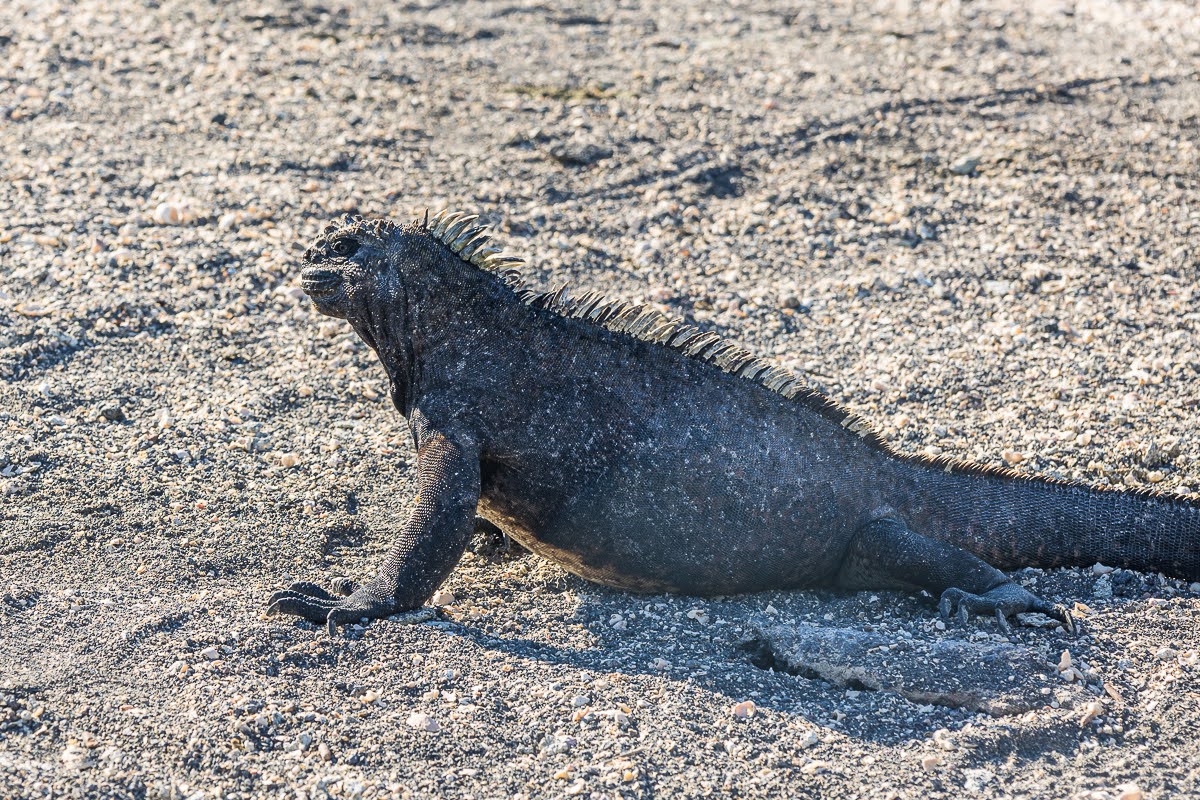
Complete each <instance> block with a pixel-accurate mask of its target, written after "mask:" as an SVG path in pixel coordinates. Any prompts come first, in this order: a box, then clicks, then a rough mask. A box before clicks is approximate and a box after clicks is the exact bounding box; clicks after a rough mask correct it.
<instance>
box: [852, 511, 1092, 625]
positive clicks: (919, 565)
mask: <svg viewBox="0 0 1200 800" xmlns="http://www.w3.org/2000/svg"><path fill="white" fill-rule="evenodd" d="M837 583H838V585H839V586H842V587H843V588H846V589H865V588H871V587H881V586H890V587H896V588H902V589H924V590H925V591H927V592H929V593H930V594H932V595H934V596H935V597H938V598H939V600H938V610H939V611H940V612H941V615H942V617H943V618H944V619H947V620H949V619H950V615H951V613H952V612H953V611H954V610H955V609H957V611H958V618H959V620H960V621H961V622H963V623H966V621H967V619H968V618H969V616H970V615H971V614H972V613H975V614H990V615H994V616H995V617H996V622H997V623H998V624H999V625H1000V628H1001V629H1002V630H1003V631H1004V632H1005V633H1006V634H1010V633H1012V629H1011V628H1010V627H1009V623H1008V618H1009V617H1011V616H1013V615H1014V614H1023V613H1025V612H1028V611H1033V612H1037V613H1039V614H1045V615H1046V616H1048V617H1051V618H1053V619H1057V620H1059V621H1060V622H1062V623H1063V625H1064V626H1065V627H1066V629H1067V630H1068V631H1069V632H1071V633H1074V632H1075V630H1076V628H1075V621H1074V620H1073V619H1072V617H1071V614H1070V612H1068V611H1067V609H1066V608H1064V607H1063V606H1060V605H1054V604H1051V603H1047V602H1046V601H1045V600H1043V599H1041V598H1040V597H1038V596H1037V595H1035V594H1033V593H1031V592H1028V591H1026V590H1025V589H1024V588H1022V587H1020V586H1018V585H1017V584H1015V583H1013V582H1012V581H1011V580H1009V578H1008V576H1007V575H1005V574H1004V573H1003V572H1001V571H1000V570H998V569H996V568H995V567H993V566H992V565H990V564H988V563H987V562H986V561H984V560H983V559H981V558H979V557H978V556H976V555H974V554H972V553H968V552H967V551H966V550H963V549H962V548H961V547H955V546H954V545H951V544H947V543H946V542H941V541H938V540H937V539H933V538H930V537H928V536H922V535H921V534H919V533H916V532H915V531H913V530H911V529H910V528H909V527H908V525H907V524H905V523H904V522H903V521H902V520H899V519H896V518H894V517H883V518H881V519H877V520H874V521H873V522H870V523H868V524H866V525H864V526H863V527H862V528H860V529H859V530H858V531H857V532H856V533H855V534H854V538H853V539H852V540H851V542H850V547H849V549H848V550H847V551H846V555H845V557H844V558H843V560H842V566H841V570H840V571H839V572H838V576H837Z"/></svg>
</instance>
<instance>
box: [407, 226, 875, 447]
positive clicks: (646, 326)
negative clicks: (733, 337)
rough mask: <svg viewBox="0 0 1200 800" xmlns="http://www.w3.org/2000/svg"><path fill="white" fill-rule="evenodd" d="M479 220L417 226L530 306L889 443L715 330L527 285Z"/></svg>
mask: <svg viewBox="0 0 1200 800" xmlns="http://www.w3.org/2000/svg"><path fill="white" fill-rule="evenodd" d="M477 219H478V217H477V216H475V215H468V214H463V213H461V212H451V211H448V210H443V211H439V212H438V213H436V214H434V215H433V216H432V217H430V216H429V215H428V214H426V216H425V218H424V219H423V220H418V221H417V225H418V226H420V227H422V228H424V229H426V230H427V231H428V232H429V233H431V234H432V235H433V236H434V237H436V238H437V239H438V240H439V241H441V242H442V243H443V244H445V245H446V246H447V247H449V248H450V249H451V250H452V251H453V252H454V253H456V254H457V255H458V257H459V258H461V259H462V260H463V261H465V262H467V263H468V264H472V265H474V266H476V267H478V268H480V269H483V270H486V271H488V272H491V273H493V274H495V275H497V276H499V277H500V278H501V279H502V280H503V281H504V282H505V284H507V285H508V287H509V288H510V289H511V290H512V291H513V292H514V293H515V294H516V296H517V297H518V298H520V300H521V301H522V302H523V303H525V304H526V305H528V306H532V307H534V308H542V309H546V310H547V311H551V312H553V313H555V314H558V315H559V316H562V317H566V318H567V319H577V320H582V321H584V322H589V323H592V324H594V325H598V326H600V327H602V328H604V329H606V330H609V331H612V332H613V333H619V334H623V335H626V336H631V337H633V338H635V339H639V340H641V341H644V342H650V343H652V344H657V345H661V346H663V347H667V348H670V349H672V350H675V351H676V352H679V353H682V354H683V355H685V356H687V357H688V358H694V359H696V360H698V361H703V362H705V363H708V364H712V365H713V366H715V367H718V368H719V369H721V370H722V371H724V372H727V373H729V374H730V375H736V376H739V377H741V378H745V379H747V380H750V381H753V382H754V383H757V384H758V385H760V386H762V387H764V388H766V389H768V390H769V391H772V392H775V393H776V394H780V395H783V396H784V397H786V398H788V399H791V400H797V401H799V402H802V403H804V404H805V405H806V406H808V407H810V408H813V409H815V410H816V411H818V412H819V413H821V414H822V415H823V416H825V417H828V418H830V419H832V420H833V421H835V422H837V423H838V424H840V425H842V426H844V427H846V428H847V429H849V430H850V431H852V432H854V433H857V434H859V435H860V436H862V437H863V438H864V439H868V440H870V441H872V443H874V444H875V445H876V446H879V447H886V446H887V445H886V443H885V442H884V441H883V439H881V438H880V437H879V436H878V434H876V432H875V431H874V429H872V428H871V426H870V425H868V424H867V422H866V421H865V420H863V419H861V418H860V417H858V416H856V415H855V414H853V413H852V412H850V411H849V410H847V409H845V408H842V407H841V406H839V405H838V404H837V403H835V402H834V401H833V400H831V399H829V398H828V397H826V396H825V395H823V394H821V393H820V392H818V391H816V390H815V389H813V388H811V387H809V386H807V385H805V384H804V383H803V382H802V381H801V380H800V379H799V378H797V377H796V376H795V375H793V374H792V373H791V372H789V371H788V370H786V369H784V368H783V367H781V366H779V365H777V364H773V363H771V362H770V361H767V360H766V359H763V358H760V357H758V356H756V355H755V354H754V353H752V352H750V351H749V350H746V349H745V348H743V347H740V346H738V345H735V344H732V343H730V342H727V341H725V340H724V339H722V338H721V337H720V336H719V335H717V334H716V333H713V332H712V331H701V330H699V329H698V328H696V327H694V326H692V325H688V324H686V323H684V322H683V321H681V320H675V319H671V318H669V317H667V316H665V315H664V314H662V313H661V312H659V311H658V310H657V309H654V308H652V307H650V306H648V305H644V304H636V303H628V302H625V301H623V300H607V299H605V298H604V297H603V296H602V295H601V294H599V293H598V292H585V293H584V294H582V295H579V296H578V297H571V296H570V295H569V294H568V291H567V286H566V285H565V284H563V285H561V286H557V287H555V288H553V289H551V290H550V291H548V292H539V291H536V290H534V289H530V288H528V287H527V286H525V283H524V279H523V278H522V276H521V272H520V270H519V269H516V267H517V266H518V265H520V264H523V263H524V261H522V260H521V259H519V258H511V257H508V256H505V255H502V253H501V250H500V248H499V247H496V246H494V245H492V244H491V243H490V240H489V239H488V235H487V231H488V227H487V226H484V225H476V224H475V222H476V220H477Z"/></svg>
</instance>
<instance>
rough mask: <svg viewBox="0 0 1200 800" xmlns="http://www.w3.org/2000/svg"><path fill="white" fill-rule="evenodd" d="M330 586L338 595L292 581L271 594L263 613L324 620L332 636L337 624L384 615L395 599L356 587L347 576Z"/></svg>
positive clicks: (365, 588) (387, 612) (308, 583)
mask: <svg viewBox="0 0 1200 800" xmlns="http://www.w3.org/2000/svg"><path fill="white" fill-rule="evenodd" d="M333 588H334V591H337V592H339V595H340V596H339V595H335V594H332V593H330V592H329V591H327V590H326V589H323V588H322V587H320V586H318V585H317V584H315V583H311V582H309V581H300V582H298V583H293V584H292V585H291V586H289V587H288V588H287V589H284V590H282V591H279V592H275V593H274V594H273V595H271V599H270V600H269V601H268V605H267V613H268V614H290V615H291V616H295V617H303V618H304V619H306V620H308V621H310V622H316V623H321V622H324V623H325V624H326V625H327V626H328V629H329V635H330V636H332V635H333V634H334V633H336V632H337V626H338V625H345V624H346V623H348V622H356V621H357V620H360V619H378V618H380V617H386V616H389V615H390V614H391V613H392V612H393V611H395V609H396V601H395V599H394V597H392V596H391V595H390V594H385V593H383V592H379V591H377V590H374V589H373V588H371V587H369V586H358V585H357V584H355V583H354V582H353V581H351V580H350V579H349V578H338V579H336V580H334V582H333ZM342 593H344V594H342Z"/></svg>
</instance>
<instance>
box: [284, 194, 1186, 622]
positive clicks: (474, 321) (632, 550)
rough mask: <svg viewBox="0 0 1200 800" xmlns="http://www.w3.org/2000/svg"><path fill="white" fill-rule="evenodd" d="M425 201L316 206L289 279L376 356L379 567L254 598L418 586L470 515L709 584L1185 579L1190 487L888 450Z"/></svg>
mask: <svg viewBox="0 0 1200 800" xmlns="http://www.w3.org/2000/svg"><path fill="white" fill-rule="evenodd" d="M431 227H434V228H436V226H431V225H430V224H429V223H428V221H426V222H425V223H415V224H412V225H409V226H404V227H401V226H396V225H393V224H391V223H386V222H382V221H375V222H367V221H362V220H359V219H357V218H356V219H353V220H347V221H345V222H343V223H339V224H335V225H331V226H330V227H329V228H328V229H327V230H326V233H325V235H323V236H322V237H321V238H320V239H318V241H317V242H316V244H314V246H313V247H311V248H310V249H309V251H308V252H307V253H306V255H305V260H306V263H307V266H306V269H305V270H304V271H303V273H302V285H303V287H304V289H305V291H306V292H307V293H308V295H309V296H310V297H311V298H312V301H313V302H314V304H315V305H316V308H317V309H318V310H319V311H320V312H321V313H323V314H326V315H329V316H333V317H339V318H342V319H346V320H348V321H349V322H350V324H351V325H352V326H353V327H354V329H355V331H357V332H358V334H359V335H360V336H361V337H362V338H363V340H364V341H365V342H367V344H369V345H370V346H371V347H372V348H374V350H375V351H376V353H377V354H378V355H379V358H380V361H381V362H382V363H383V366H384V368H385V370H386V371H387V375H388V378H389V380H390V388H391V396H392V399H393V402H394V403H395V406H396V408H397V409H399V410H400V411H401V412H402V413H403V414H404V416H405V417H406V418H407V420H408V422H409V425H410V427H411V429H412V433H413V437H414V441H415V443H416V447H417V452H418V457H417V479H418V484H419V491H420V495H419V499H418V501H417V504H416V508H415V510H414V511H413V513H412V516H411V517H410V518H409V520H408V521H407V523H406V524H405V525H404V527H403V529H402V530H401V532H400V534H399V537H398V539H397V542H396V545H395V547H394V549H393V550H392V552H391V553H390V555H389V556H388V558H387V560H386V562H385V563H384V565H383V567H382V568H381V570H380V571H379V573H378V575H377V576H376V577H374V578H373V579H372V580H370V581H368V582H366V583H365V584H363V585H361V586H359V585H357V584H353V583H352V582H350V581H342V582H340V583H339V585H338V586H336V587H335V588H334V591H333V592H329V591H326V590H325V589H322V588H321V587H319V586H316V585H315V584H312V583H300V584H295V585H293V586H292V587H290V588H289V589H287V590H284V591H281V592H278V593H276V594H275V595H274V596H273V597H272V598H271V604H270V609H271V610H272V611H277V612H282V613H286V614H294V615H298V616H301V617H305V618H307V619H310V620H313V621H326V622H327V623H328V626H329V629H330V631H331V632H332V631H333V630H334V629H335V628H336V626H337V625H338V624H341V623H345V622H348V621H356V620H358V619H360V618H378V617H383V616H387V615H390V614H393V613H396V612H399V611H405V610H410V609H414V608H417V607H419V606H420V605H422V604H423V603H424V602H425V601H426V600H427V599H428V598H429V597H430V595H431V594H432V593H433V592H434V591H435V590H436V589H437V587H438V585H439V584H440V583H441V582H442V581H443V580H444V579H445V577H446V576H447V574H449V572H450V570H451V569H452V568H453V567H454V565H455V564H456V563H457V561H458V559H459V557H460V556H461V555H462V552H463V550H464V548H465V547H466V545H467V542H468V540H469V538H470V536H471V533H472V531H473V528H474V524H475V518H476V515H479V516H481V517H483V518H484V519H486V520H488V521H490V522H492V523H494V524H495V525H497V526H498V527H499V528H500V529H502V530H503V531H504V532H505V533H507V534H508V535H509V536H511V537H512V538H513V539H514V540H516V541H517V542H519V543H520V544H522V545H524V546H525V547H527V548H528V549H530V550H531V551H533V552H534V553H536V554H538V555H540V556H543V557H545V558H547V559H549V560H551V561H554V562H556V563H558V564H561V565H562V566H563V567H564V568H566V569H567V570H569V571H571V572H573V573H575V574H578V575H580V576H582V577H584V578H587V579H589V580H593V581H596V582H598V583H603V584H606V585H609V586H616V587H622V588H627V589H632V590H635V591H645V592H659V591H666V592H681V593H686V594H696V595H723V594H733V593H740V592H752V591H757V590H764V589H791V588H802V587H814V586H840V587H844V588H849V589H861V588H875V587H878V588H889V587H891V588H906V589H924V590H926V591H929V592H931V593H933V594H934V595H935V596H939V597H940V604H939V605H940V609H941V611H942V613H943V615H949V614H950V613H951V612H952V611H953V610H954V609H955V608H957V609H958V611H959V613H960V615H962V616H963V618H965V617H966V615H967V613H968V612H976V613H988V614H994V615H996V617H997V619H998V620H999V621H1000V623H1001V625H1002V626H1005V627H1007V622H1006V617H1007V616H1009V615H1011V614H1014V613H1018V612H1024V611H1038V612H1042V613H1045V614H1049V615H1053V616H1055V617H1057V618H1059V619H1061V620H1063V622H1064V623H1066V624H1067V625H1068V626H1071V624H1072V622H1071V618H1070V616H1069V614H1067V613H1066V612H1065V610H1063V609H1062V608H1061V607H1057V606H1051V605H1050V604H1048V603H1046V602H1044V601H1043V600H1041V599H1039V598H1037V597H1035V596H1034V595H1032V594H1030V593H1029V592H1027V591H1025V590H1024V589H1022V588H1021V587H1020V586H1018V585H1016V584H1014V583H1013V582H1012V581H1010V580H1009V579H1008V578H1007V577H1006V576H1005V575H1004V573H1002V572H1000V570H999V569H998V568H1003V569H1011V568H1016V567H1022V566H1042V567H1054V566H1062V565H1083V564H1091V563H1093V562H1095V561H1103V562H1105V563H1108V564H1113V565H1121V566H1126V567H1129V568H1133V569H1142V570H1157V571H1162V572H1165V573H1168V574H1171V575H1176V576H1180V577H1185V578H1189V579H1192V580H1196V579H1200V536H1198V534H1200V505H1198V504H1196V503H1193V502H1190V501H1186V500H1184V499H1180V498H1173V497H1168V496H1159V495H1150V494H1148V493H1145V492H1140V493H1137V492H1122V491H1115V490H1100V489H1093V488H1089V487H1086V486H1082V485H1076V484H1068V483H1063V482H1054V481H1048V480H1040V479H1036V478H1028V477H1018V476H1014V475H1013V474H1012V473H1008V472H1006V471H1003V470H996V469H991V468H985V467H981V466H978V465H970V464H965V463H959V462H950V461H944V460H942V461H929V460H922V459H919V458H914V457H910V456H903V455H900V454H898V453H896V452H894V451H892V450H890V448H888V447H887V446H886V445H884V444H883V443H882V442H880V441H879V440H878V439H877V438H876V437H874V435H873V434H869V435H868V434H866V433H864V431H863V430H862V429H861V427H860V426H859V425H858V424H857V423H855V422H854V418H853V417H850V416H848V412H844V411H841V410H839V409H836V408H833V409H832V410H831V409H830V406H829V404H828V401H826V400H824V399H823V398H819V397H815V398H814V397H813V396H811V394H810V395H807V396H805V397H801V398H796V397H786V396H784V395H783V394H781V393H779V392H777V391H772V390H771V389H769V388H767V387H765V386H763V385H761V384H760V383H758V382H756V381H755V380H752V379H748V378H746V377H742V376H739V375H734V374H730V373H729V372H727V371H723V370H722V369H721V368H720V367H718V366H716V365H714V364H713V363H709V362H707V361H705V360H703V359H702V358H697V357H690V356H689V355H686V354H684V353H681V352H679V351H678V350H677V349H672V348H670V347H667V346H664V345H662V344H655V343H652V342H648V341H643V340H641V339H639V338H636V336H633V335H629V334H627V333H621V332H615V331H613V330H610V329H608V328H606V327H603V326H602V325H599V324H595V323H593V322H589V321H587V320H586V319H574V318H569V315H564V314H562V313H559V312H558V311H556V310H552V309H548V308H541V307H538V303H536V302H534V303H533V304H532V305H531V304H530V303H529V297H528V293H525V295H524V296H522V293H521V292H518V291H514V289H513V288H512V286H511V285H510V283H511V281H510V282H506V281H505V280H504V278H503V277H501V276H500V275H498V274H497V273H496V272H495V271H491V270H489V269H483V268H481V267H479V266H477V265H475V264H472V263H469V262H468V261H467V260H466V259H465V257H464V256H460V255H456V254H455V251H454V250H452V249H451V248H450V247H448V246H447V245H446V244H445V243H443V241H442V240H441V239H440V238H439V235H438V233H437V232H436V231H431V229H430V228H431ZM851 423H854V424H851Z"/></svg>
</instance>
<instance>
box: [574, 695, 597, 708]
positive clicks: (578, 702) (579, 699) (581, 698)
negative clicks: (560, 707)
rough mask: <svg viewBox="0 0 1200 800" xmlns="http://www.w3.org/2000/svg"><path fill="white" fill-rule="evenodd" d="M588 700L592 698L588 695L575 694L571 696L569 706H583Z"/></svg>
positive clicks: (590, 700)
mask: <svg viewBox="0 0 1200 800" xmlns="http://www.w3.org/2000/svg"><path fill="white" fill-rule="evenodd" d="M590 702H592V698H590V697H588V696H587V695H586V694H577V695H575V696H574V697H572V698H571V707H572V708H583V707H584V706H586V705H587V704H588V703H590Z"/></svg>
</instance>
